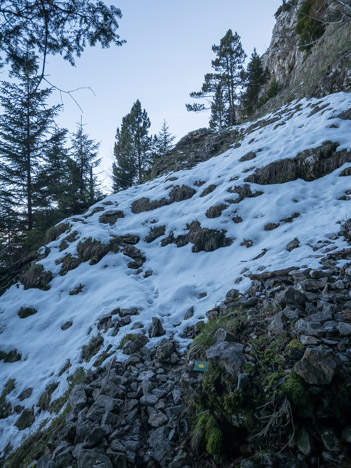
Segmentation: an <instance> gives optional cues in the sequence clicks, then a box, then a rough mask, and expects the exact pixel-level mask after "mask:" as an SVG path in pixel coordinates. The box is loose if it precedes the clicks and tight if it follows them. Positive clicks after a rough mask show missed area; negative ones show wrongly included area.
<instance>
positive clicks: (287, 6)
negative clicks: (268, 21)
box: [274, 3, 292, 19]
mask: <svg viewBox="0 0 351 468" xmlns="http://www.w3.org/2000/svg"><path fill="white" fill-rule="evenodd" d="M291 6H292V5H291V3H283V5H280V7H279V8H278V10H277V11H276V12H275V13H274V16H275V18H276V19H277V18H278V16H280V15H281V14H282V13H283V12H284V11H289V10H290V9H291Z"/></svg>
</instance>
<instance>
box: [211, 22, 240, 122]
mask: <svg viewBox="0 0 351 468" xmlns="http://www.w3.org/2000/svg"><path fill="white" fill-rule="evenodd" d="M212 50H213V52H215V53H216V54H217V58H216V59H215V60H213V61H212V67H213V68H214V69H215V71H216V76H217V77H218V79H219V81H220V82H221V84H222V86H223V88H224V90H225V95H226V101H227V103H228V125H235V123H236V101H237V99H238V91H239V88H240V87H241V86H242V76H243V70H244V69H243V63H244V61H245V58H246V54H245V52H244V50H243V48H242V45H241V41H240V36H239V35H238V33H234V34H233V32H232V30H231V29H229V30H228V31H227V33H226V34H225V36H224V37H223V38H222V39H221V41H220V44H219V45H218V46H217V45H214V46H212Z"/></svg>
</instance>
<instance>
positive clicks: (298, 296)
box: [275, 287, 306, 306]
mask: <svg viewBox="0 0 351 468" xmlns="http://www.w3.org/2000/svg"><path fill="white" fill-rule="evenodd" d="M275 300H276V302H277V303H278V304H290V305H297V306H299V305H302V304H304V303H305V301H306V297H305V295H304V294H302V293H301V292H300V291H298V290H297V289H294V288H293V287H289V288H287V289H285V290H284V291H282V292H280V293H278V294H277V296H276V298H275Z"/></svg>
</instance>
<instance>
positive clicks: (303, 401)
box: [281, 371, 312, 410]
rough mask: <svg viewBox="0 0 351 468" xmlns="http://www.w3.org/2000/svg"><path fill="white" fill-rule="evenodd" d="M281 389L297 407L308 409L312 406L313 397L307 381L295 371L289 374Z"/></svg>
mask: <svg viewBox="0 0 351 468" xmlns="http://www.w3.org/2000/svg"><path fill="white" fill-rule="evenodd" d="M281 390H282V392H283V393H284V394H285V395H286V396H287V398H288V400H289V401H290V403H292V404H293V405H294V406H295V407H299V408H302V409H306V410H307V409H308V408H310V409H311V408H312V402H311V398H310V395H309V393H308V390H307V388H306V386H305V383H304V381H303V380H302V379H301V377H300V376H299V375H297V374H296V372H295V371H292V372H291V373H290V374H288V375H287V377H286V379H285V382H284V383H283V385H282V386H281Z"/></svg>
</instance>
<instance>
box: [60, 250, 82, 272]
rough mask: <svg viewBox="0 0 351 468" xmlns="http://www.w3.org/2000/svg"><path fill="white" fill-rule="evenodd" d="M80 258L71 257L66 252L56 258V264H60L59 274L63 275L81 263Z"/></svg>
mask: <svg viewBox="0 0 351 468" xmlns="http://www.w3.org/2000/svg"><path fill="white" fill-rule="evenodd" d="M81 263H82V262H81V260H80V259H79V258H78V257H73V255H71V254H66V255H65V256H64V257H63V258H60V259H59V260H56V264H57V265H60V264H61V268H60V275H61V276H64V275H66V274H67V273H68V272H69V271H71V270H74V269H75V268H77V267H78V266H79V265H80V264H81Z"/></svg>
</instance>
